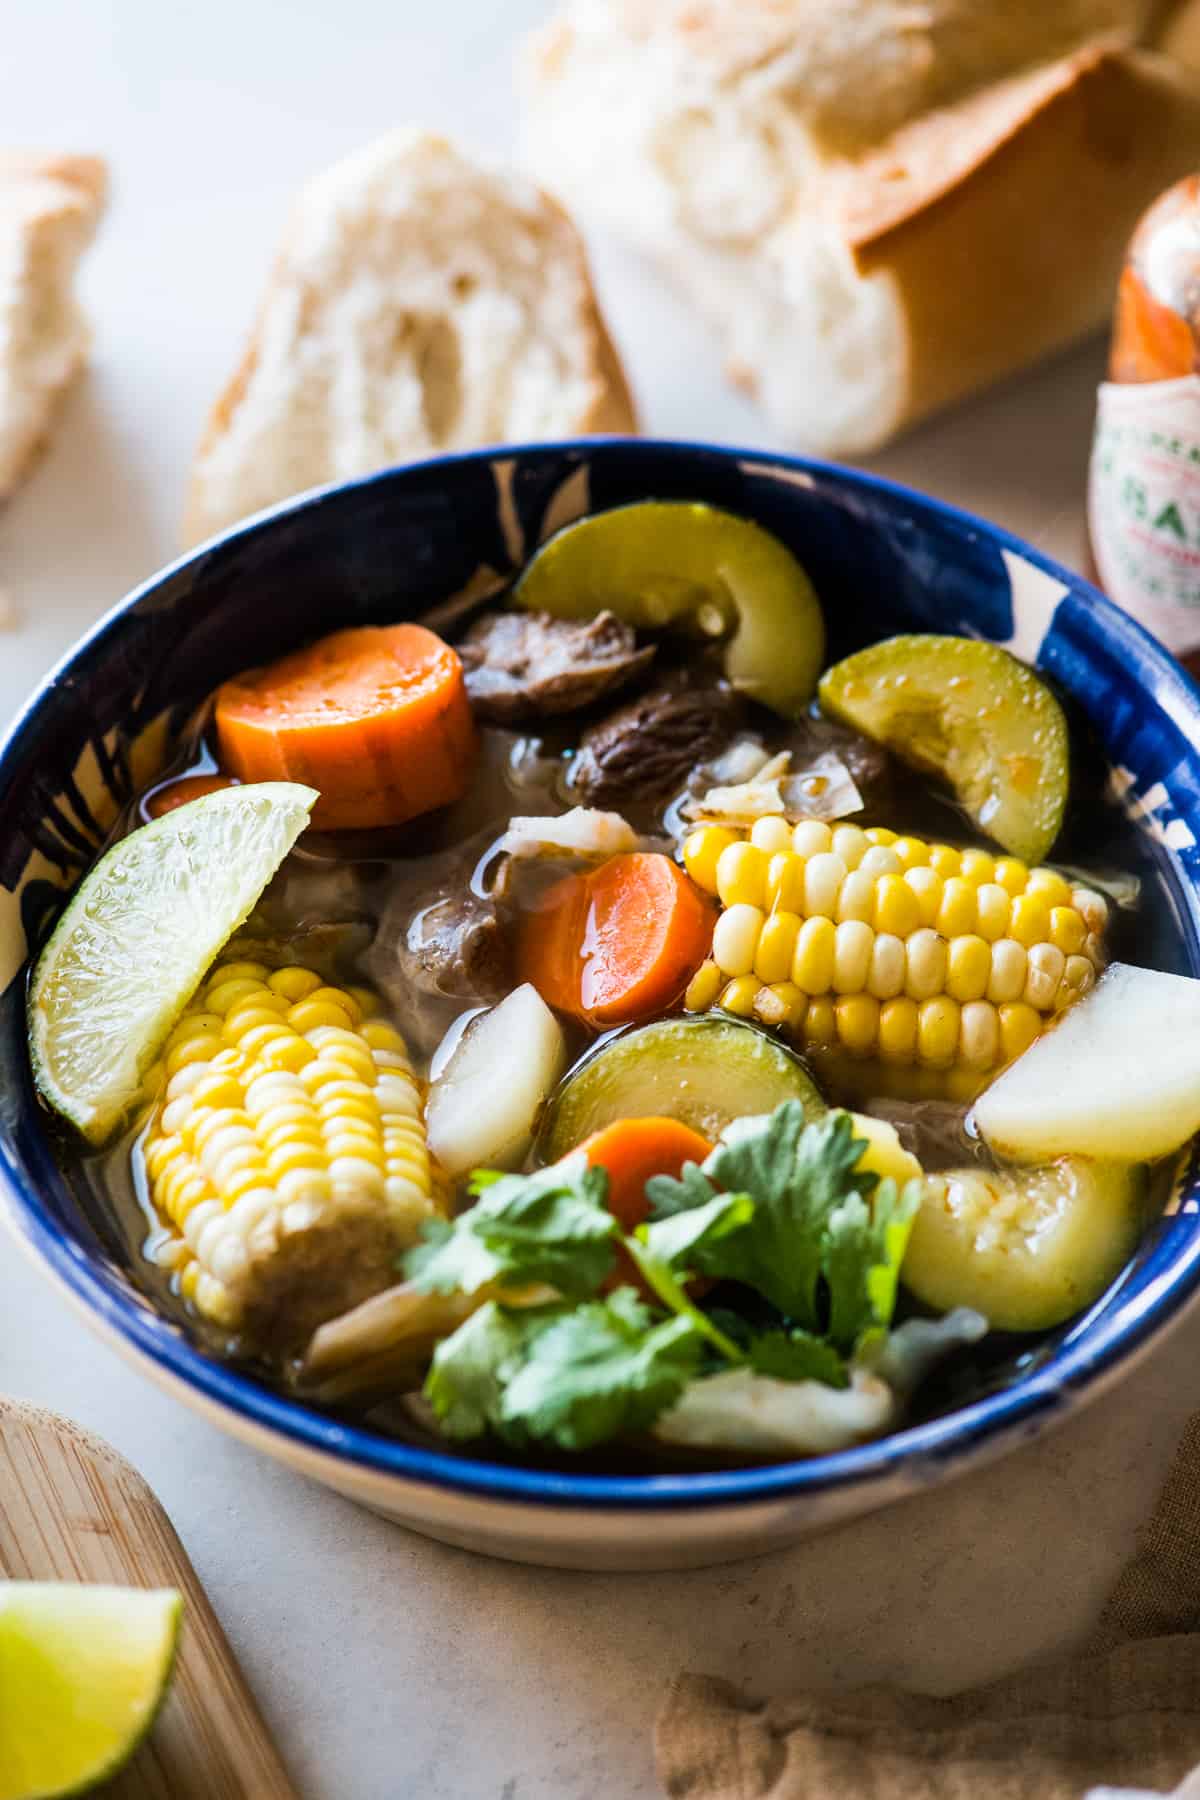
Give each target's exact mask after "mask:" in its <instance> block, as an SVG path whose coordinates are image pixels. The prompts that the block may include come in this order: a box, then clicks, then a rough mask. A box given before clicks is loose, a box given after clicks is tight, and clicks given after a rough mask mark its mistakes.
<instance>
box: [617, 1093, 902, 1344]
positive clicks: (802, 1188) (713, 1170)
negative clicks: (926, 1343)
mask: <svg viewBox="0 0 1200 1800" xmlns="http://www.w3.org/2000/svg"><path fill="white" fill-rule="evenodd" d="M863 1148H864V1144H863V1140H862V1139H861V1138H856V1137H855V1135H854V1123H853V1120H852V1119H851V1117H850V1115H849V1113H846V1112H830V1113H826V1114H825V1115H824V1117H823V1118H820V1119H818V1120H816V1121H815V1122H814V1123H813V1124H811V1125H805V1123H804V1108H803V1106H802V1105H801V1103H800V1102H799V1101H798V1100H785V1101H784V1102H783V1104H782V1105H780V1106H777V1107H776V1108H775V1111H774V1112H773V1113H770V1114H769V1115H767V1116H766V1117H763V1118H750V1119H739V1120H736V1121H735V1123H734V1124H732V1125H731V1126H730V1127H729V1128H728V1130H727V1131H726V1133H725V1136H724V1138H723V1140H722V1142H721V1143H719V1144H718V1145H717V1146H716V1148H715V1149H714V1150H713V1151H712V1152H711V1154H710V1155H708V1156H707V1157H705V1159H704V1163H703V1165H702V1166H701V1168H700V1169H694V1168H693V1169H689V1170H685V1172H684V1173H685V1177H686V1179H684V1180H680V1181H674V1180H672V1179H671V1178H670V1177H666V1176H659V1177H656V1178H655V1179H654V1180H653V1181H651V1182H648V1183H647V1192H648V1193H649V1194H650V1195H651V1198H652V1200H653V1203H654V1205H655V1209H656V1211H657V1213H658V1216H659V1223H656V1224H654V1225H652V1226H651V1227H650V1230H651V1231H657V1230H659V1229H660V1228H661V1226H662V1225H663V1224H665V1223H666V1220H667V1219H670V1220H672V1221H674V1220H677V1219H678V1218H680V1217H683V1216H686V1215H685V1211H684V1209H686V1208H689V1207H691V1208H696V1209H698V1208H699V1207H700V1206H701V1205H702V1204H711V1203H712V1200H713V1195H714V1193H715V1192H716V1190H717V1189H725V1190H726V1191H727V1192H729V1193H733V1194H741V1195H746V1194H748V1195H750V1196H751V1197H752V1198H753V1200H754V1212H753V1216H752V1217H751V1218H750V1219H749V1220H747V1221H746V1223H745V1225H744V1226H743V1228H742V1229H741V1230H739V1231H729V1232H727V1233H720V1234H717V1235H710V1234H709V1233H701V1235H700V1236H699V1238H698V1240H697V1242H696V1243H695V1244H694V1245H693V1246H692V1250H691V1256H692V1267H693V1268H695V1269H696V1270H697V1271H699V1272H700V1273H702V1274H705V1275H712V1276H714V1277H716V1278H718V1279H726V1280H730V1281H740V1282H743V1283H744V1284H745V1285H746V1286H747V1287H752V1288H754V1289H755V1290H756V1291H757V1292H758V1293H760V1294H763V1295H764V1296H765V1297H766V1298H767V1299H768V1300H770V1301H771V1302H772V1304H773V1305H775V1306H776V1307H778V1309H779V1311H780V1312H781V1313H783V1314H785V1315H786V1317H788V1318H790V1319H793V1320H795V1322H796V1323H797V1324H798V1325H800V1326H802V1327H803V1328H804V1329H805V1330H809V1331H816V1330H819V1329H820V1326H821V1299H822V1292H821V1277H822V1275H823V1274H824V1261H825V1249H826V1237H827V1232H828V1226H829V1220H830V1218H831V1216H832V1215H833V1213H834V1212H835V1211H836V1210H837V1208H838V1206H839V1205H841V1203H842V1202H843V1201H844V1200H845V1199H846V1198H847V1196H848V1195H849V1194H852V1193H857V1194H859V1195H860V1196H865V1195H867V1194H869V1193H870V1192H871V1190H872V1189H873V1188H874V1186H875V1184H876V1181H877V1179H878V1177H877V1176H875V1175H872V1174H868V1173H867V1172H865V1171H862V1170H857V1169H856V1168H855V1164H856V1163H857V1162H858V1159H859V1157H860V1156H861V1155H862V1152H863ZM701 1183H703V1184H704V1191H702V1189H701Z"/></svg>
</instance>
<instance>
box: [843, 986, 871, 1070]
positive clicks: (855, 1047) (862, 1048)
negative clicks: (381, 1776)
mask: <svg viewBox="0 0 1200 1800" xmlns="http://www.w3.org/2000/svg"><path fill="white" fill-rule="evenodd" d="M834 1016H835V1019H836V1022H837V1036H838V1042H839V1043H840V1044H841V1046H842V1048H843V1049H844V1050H848V1051H849V1052H850V1054H851V1055H852V1056H866V1055H868V1054H869V1053H870V1052H871V1051H872V1050H874V1048H875V1046H876V1044H877V1043H878V1041H879V1002H878V1000H876V999H875V998H874V996H873V995H871V994H845V995H843V996H842V998H841V999H840V1000H839V1001H838V1002H837V1003H836V1005H835V1007H834Z"/></svg>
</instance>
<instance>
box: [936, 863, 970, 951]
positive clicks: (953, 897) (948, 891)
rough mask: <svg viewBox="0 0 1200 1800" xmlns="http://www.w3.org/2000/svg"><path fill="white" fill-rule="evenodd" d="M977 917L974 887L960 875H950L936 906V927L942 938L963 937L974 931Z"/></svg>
mask: <svg viewBox="0 0 1200 1800" xmlns="http://www.w3.org/2000/svg"><path fill="white" fill-rule="evenodd" d="M978 918H979V908H978V905H977V904H976V899H975V889H974V887H973V886H972V885H971V883H970V882H969V881H964V880H963V878H962V876H961V875H952V876H951V877H950V879H949V880H948V881H947V882H946V885H945V887H944V888H943V890H942V904H941V905H940V906H939V907H938V915H937V920H936V924H937V928H938V930H939V931H940V932H941V934H942V936H943V937H944V938H956V937H965V936H966V934H967V933H968V932H969V931H974V929H975V926H976V924H977V922H978Z"/></svg>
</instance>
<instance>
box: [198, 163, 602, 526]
mask: <svg viewBox="0 0 1200 1800" xmlns="http://www.w3.org/2000/svg"><path fill="white" fill-rule="evenodd" d="M634 429H636V424H635V419H634V411H633V403H632V401H631V399H630V395H629V390H628V388H627V386H626V383H625V377H624V374H623V373H622V370H621V366H620V363H619V361H618V359H617V355H616V352H615V350H614V349H613V346H612V343H611V341H610V339H609V337H608V333H607V331H606V329H605V326H604V322H603V320H602V319H601V317H600V313H599V311H598V309H597V305H596V299H595V295H594V293H593V291H592V285H591V278H590V274H589V271H588V265H587V260H586V257H585V254H584V250H583V245H582V243H581V241H580V238H579V236H578V234H577V232H576V230H575V228H574V226H573V225H572V223H571V221H570V219H569V218H568V217H567V215H566V214H565V213H564V212H563V211H562V209H561V208H560V207H559V206H558V205H556V204H555V203H554V202H553V201H551V200H549V199H548V198H547V197H546V196H545V195H544V194H543V193H541V192H539V190H538V189H537V188H536V187H534V186H533V184H532V183H530V182H529V181H527V180H525V179H524V178H523V177H520V176H518V175H515V174H513V173H511V172H510V171H508V170H505V169H503V168H501V167H499V166H498V165H496V164H494V163H492V162H490V161H486V160H484V159H482V158H479V157H477V156H475V155H473V154H468V153H467V152H465V151H464V150H462V149H460V148H457V147H456V146H455V145H453V144H451V143H450V142H448V141H447V140H446V139H445V138H442V137H439V136H436V135H434V134H433V133H431V132H427V131H422V130H418V129H415V128H413V129H405V130H399V131H395V132H393V133H391V134H389V135H388V136H386V137H384V138H381V139H380V140H379V141H378V142H376V143H373V144H371V145H369V146H368V147H367V148H366V149H364V150H361V151H359V152H358V153H357V154H355V155H353V156H350V157H347V158H346V160H345V161H344V162H340V163H338V164H337V165H336V166H335V167H333V168H331V169H329V170H327V171H326V172H325V173H324V174H322V175H320V176H318V177H317V179H316V180H315V181H313V182H312V183H310V185H309V186H308V187H307V188H306V189H305V190H304V191H303V193H302V194H301V195H300V197H299V200H298V202H297V204H296V206H295V209H294V211H293V214H292V218H291V222H290V224H289V226H288V228H287V230H286V233H285V236H284V240H283V244H282V247H281V250H280V253H279V256H278V259H277V261H276V264H275V267H274V270H273V272H272V274H271V277H270V280H269V282H268V286H267V290H266V293H265V295H264V298H263V301H262V305H261V308H260V311H259V315H258V320H257V323H256V325H255V328H254V332H253V335H252V338H251V341H250V344H249V346H248V348H247V350H246V353H245V355H244V357H243V359H242V361H241V364H240V366H239V367H238V369H237V371H236V373H235V374H234V376H233V378H232V380H231V381H230V382H229V384H228V386H227V387H226V388H225V390H224V392H223V393H222V394H221V396H220V398H219V399H218V401H217V403H216V406H215V408H214V410H213V413H212V416H211V418H210V419H209V422H208V427H207V430H206V431H205V433H204V437H203V440H202V442H201V445H200V448H199V451H198V453H197V456H196V460H195V464H194V467H193V472H192V481H191V489H190V494H189V499H188V505H187V516H186V520H185V526H184V535H185V538H186V540H187V541H188V542H189V543H194V542H196V541H198V540H199V539H201V538H204V537H208V536H209V535H211V534H212V533H213V532H216V531H219V530H221V529H222V528H223V527H225V526H227V525H230V524H232V523H233V522H234V521H235V520H237V519H240V518H242V517H244V516H245V515H246V514H248V513H253V512H257V511H259V510H260V509H261V508H263V507H265V506H270V505H272V504H274V503H275V502H276V501H279V500H283V499H285V498H286V497H287V496H288V495H291V494H295V493H297V492H299V491H301V490H302V489H305V488H310V487H314V486H317V485H319V484H320V483H323V482H327V481H335V480H343V479H346V478H348V477H352V476H356V475H365V474H369V473H371V472H372V471H373V470H376V469H380V468H384V467H386V466H387V465H389V464H392V463H400V462H407V461H410V460H412V459H414V458H418V457H422V456H430V455H435V454H438V453H439V452H442V451H451V450H465V449H470V448H473V447H475V446H477V445H483V444H493V443H503V442H507V441H512V440H516V439H523V438H545V437H561V436H572V435H575V434H586V433H594V432H607V431H631V430H634Z"/></svg>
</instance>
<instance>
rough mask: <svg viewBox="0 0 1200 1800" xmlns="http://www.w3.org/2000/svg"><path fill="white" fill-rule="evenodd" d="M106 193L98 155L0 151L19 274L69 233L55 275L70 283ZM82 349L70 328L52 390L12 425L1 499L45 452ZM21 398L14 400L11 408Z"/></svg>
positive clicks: (84, 341)
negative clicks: (66, 252)
mask: <svg viewBox="0 0 1200 1800" xmlns="http://www.w3.org/2000/svg"><path fill="white" fill-rule="evenodd" d="M107 191H108V168H107V165H106V164H105V162H104V161H103V159H102V158H100V157H98V156H79V155H71V154H62V155H50V154H43V153H39V152H36V151H22V150H0V236H2V237H8V236H15V237H16V238H17V240H18V250H19V254H18V257H17V263H18V266H19V267H20V268H21V270H22V271H23V273H24V272H27V271H29V270H31V269H32V268H33V266H34V265H35V263H37V262H38V261H40V260H41V257H40V252H41V251H42V249H43V247H48V246H49V244H50V242H51V241H52V240H53V239H55V238H57V237H60V236H62V235H63V234H69V235H70V236H71V237H72V238H73V240H74V255H73V256H72V257H71V258H70V259H69V262H68V264H67V266H66V268H65V270H64V271H63V275H62V279H63V280H64V281H65V282H69V281H70V279H71V275H72V274H73V272H74V264H75V261H76V260H77V258H78V256H79V255H80V254H81V253H82V251H83V250H84V249H85V248H86V246H87V245H88V244H89V243H90V241H91V239H92V237H93V235H94V233H95V230H96V226H97V224H98V223H99V220H100V216H101V213H102V211H103V208H104V202H105V198H106V196H107ZM43 298H45V299H47V300H49V301H50V303H51V304H53V305H54V306H56V307H62V306H64V305H65V304H66V303H67V302H68V301H69V295H65V294H63V293H58V292H56V293H54V294H53V295H49V296H43ZM87 349H88V335H87V332H86V330H84V329H83V328H82V327H81V326H78V324H77V328H76V330H75V333H74V336H73V338H72V341H71V342H70V343H69V344H68V345H67V346H65V347H64V353H63V359H62V362H61V366H60V368H59V369H58V371H57V372H56V376H55V380H54V382H53V385H52V386H49V387H45V388H43V389H41V391H39V392H38V393H37V395H36V400H35V403H34V404H33V405H32V407H28V406H26V407H22V411H28V414H29V416H28V418H26V419H22V420H21V421H20V422H19V423H14V424H13V426H12V432H13V434H14V435H13V441H12V442H11V443H10V444H8V446H7V448H6V451H5V452H4V453H3V454H2V455H0V499H7V497H8V496H9V495H10V494H11V493H12V492H13V491H14V489H16V488H17V487H18V486H19V485H20V483H21V482H22V481H23V480H24V479H25V477H26V475H28V473H29V471H30V470H31V468H32V467H33V465H34V463H35V462H36V461H37V459H38V457H39V456H40V455H41V453H42V452H43V451H44V450H45V448H46V446H47V444H48V443H49V440H50V437H51V436H52V433H53V429H54V424H55V421H56V420H57V418H58V415H59V413H60V411H61V408H62V403H63V399H64V397H65V395H66V394H67V392H68V391H69V389H70V388H71V387H72V385H73V384H74V382H75V381H76V380H77V378H78V376H79V374H80V373H81V371H82V369H83V367H84V364H85V362H86V361H87ZM8 380H9V391H10V392H12V389H13V387H14V386H16V385H20V381H21V372H20V371H19V370H16V369H13V370H10V371H9V374H8ZM20 400H21V396H20V395H17V394H13V401H12V403H13V404H14V406H16V405H19V404H20ZM8 426H9V421H8V420H7V419H4V418H0V437H7V436H8V435H9V433H8V430H7V429H6V428H7V427H8Z"/></svg>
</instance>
